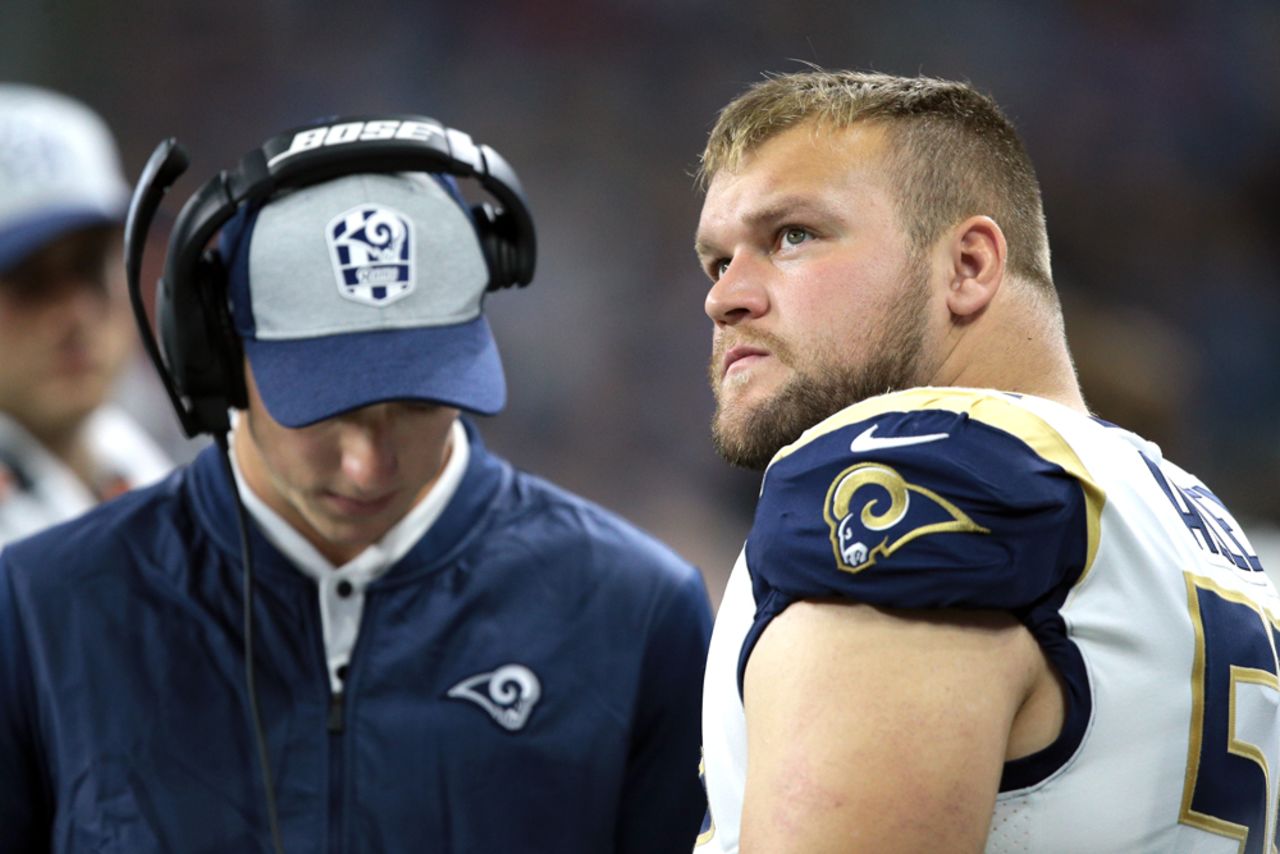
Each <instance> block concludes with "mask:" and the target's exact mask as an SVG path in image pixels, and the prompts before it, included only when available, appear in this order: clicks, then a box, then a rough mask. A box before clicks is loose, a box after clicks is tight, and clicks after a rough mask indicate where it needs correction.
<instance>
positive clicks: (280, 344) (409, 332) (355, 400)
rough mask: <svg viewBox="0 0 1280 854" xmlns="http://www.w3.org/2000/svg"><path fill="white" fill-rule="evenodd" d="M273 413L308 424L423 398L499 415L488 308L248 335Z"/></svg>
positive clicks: (499, 387) (498, 372)
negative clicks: (464, 317)
mask: <svg viewBox="0 0 1280 854" xmlns="http://www.w3.org/2000/svg"><path fill="white" fill-rule="evenodd" d="M244 348H245V355H246V356H248V358H249V364H250V365H251V366H252V368H253V378H254V382H255V383H256V384H257V387H258V393H259V395H260V396H261V397H262V401H263V403H265V404H266V407H267V412H268V413H269V414H270V415H271V417H272V418H273V419H275V420H276V421H278V422H279V423H280V424H283V425H284V426H285V427H291V428H298V427H306V426H307V425H309V424H314V423H316V422H317V421H323V420H324V419H326V418H332V417H334V416H336V415H341V414H342V413H344V412H349V411H351V410H353V409H359V408H361V407H364V406H371V405H373V404H375V403H386V402H389V401H397V400H404V401H420V402H427V403H439V404H443V405H445V406H454V407H457V408H459V409H465V410H467V411H470V412H476V413H479V414H481V415H495V414H497V413H498V412H499V411H501V409H502V407H503V406H504V405H505V404H506V399H507V385H506V380H505V378H504V377H503V373H502V360H501V359H500V357H499V355H498V346H497V343H496V342H495V341H494V339H493V333H492V332H491V331H490V329H489V323H488V321H487V320H486V319H485V317H484V316H483V315H481V316H479V317H477V318H475V319H474V320H471V321H468V322H467V323H461V324H456V325H452V326H428V327H417V328H412V329H387V330H377V331H372V332H354V333H345V334H342V335H330V336H321V337H316V338H305V339H299V340H283V341H278V340H277V341H271V340H268V341H259V340H255V339H252V338H249V339H245V341H244Z"/></svg>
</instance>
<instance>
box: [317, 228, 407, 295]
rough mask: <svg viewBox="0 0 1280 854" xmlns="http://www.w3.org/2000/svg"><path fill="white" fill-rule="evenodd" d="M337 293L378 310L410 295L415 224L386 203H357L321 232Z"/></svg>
mask: <svg viewBox="0 0 1280 854" xmlns="http://www.w3.org/2000/svg"><path fill="white" fill-rule="evenodd" d="M325 238H326V240H328V242H329V252H330V255H331V256H332V258H333V272H334V275H335V276H336V277H337V279H338V292H339V293H340V294H342V296H344V297H346V298H347V299H349V300H352V301H353V302H358V303H362V304H364V305H371V306H375V307H378V308H381V307H382V306H386V305H390V304H391V303H393V302H395V301H396V300H399V299H402V298H404V297H406V296H408V295H409V294H410V293H411V292H412V291H413V282H414V276H413V261H414V259H413V223H412V221H410V219H409V218H408V217H407V216H405V215H404V214H402V213H400V212H399V211H395V210H392V209H391V208H389V207H386V206H385V205H374V204H368V205H360V206H358V207H354V208H352V209H351V210H349V211H347V212H346V213H341V214H338V215H337V216H336V217H334V218H333V219H332V220H330V221H329V225H328V226H327V227H326V229H325Z"/></svg>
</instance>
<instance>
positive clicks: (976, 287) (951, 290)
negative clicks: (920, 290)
mask: <svg viewBox="0 0 1280 854" xmlns="http://www.w3.org/2000/svg"><path fill="white" fill-rule="evenodd" d="M1008 250H1009V247H1008V244H1007V243H1006V242H1005V239H1004V232H1003V231H1002V230H1001V228H1000V226H999V225H998V224H997V223H996V221H995V220H994V219H992V218H991V217H989V216H971V217H969V218H968V219H966V220H965V221H964V222H962V223H960V224H959V225H957V226H956V227H955V228H954V229H952V230H951V236H950V239H949V241H948V244H947V261H948V265H949V269H948V273H949V281H948V289H947V307H948V308H949V309H950V310H951V313H952V315H954V316H956V317H973V316H976V315H977V314H978V313H980V312H981V311H982V310H983V309H984V308H986V307H987V305H988V304H989V303H990V302H991V299H992V298H993V297H994V296H995V295H996V291H998V290H999V289H1000V285H1001V283H1002V282H1003V281H1004V271H1005V259H1006V258H1007V257H1008Z"/></svg>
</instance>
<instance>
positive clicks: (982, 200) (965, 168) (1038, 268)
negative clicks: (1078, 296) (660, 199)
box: [697, 69, 1053, 292]
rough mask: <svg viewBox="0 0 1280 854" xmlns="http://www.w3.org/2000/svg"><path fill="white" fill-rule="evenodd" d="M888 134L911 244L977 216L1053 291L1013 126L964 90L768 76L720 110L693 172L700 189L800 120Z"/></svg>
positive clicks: (1028, 274) (991, 104)
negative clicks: (870, 127) (878, 127)
mask: <svg viewBox="0 0 1280 854" xmlns="http://www.w3.org/2000/svg"><path fill="white" fill-rule="evenodd" d="M861 121H874V122H879V123H882V124H883V125H884V127H885V128H886V129H887V130H888V132H889V141H890V153H889V154H888V155H887V158H888V162H887V163H886V164H885V165H886V166H887V168H888V170H889V173H890V176H891V177H892V183H893V185H894V187H895V188H896V192H897V196H898V198H897V201H898V208H899V210H898V213H899V216H900V217H901V219H902V222H903V226H904V228H905V229H906V231H907V234H908V237H909V238H910V240H911V244H912V246H913V248H914V249H915V250H916V251H923V250H924V249H926V248H928V247H929V246H932V245H933V243H934V242H935V241H936V240H937V239H938V238H939V237H940V236H941V235H942V233H943V231H945V230H946V229H947V228H949V227H951V226H953V225H955V224H956V223H959V222H961V221H963V220H964V219H965V218H966V217H969V216H972V215H975V214H985V215H987V216H990V217H991V218H992V219H994V220H995V221H996V222H997V223H999V225H1000V228H1001V229H1002V230H1003V231H1004V233H1005V238H1006V240H1007V242H1008V245H1009V255H1008V268H1009V271H1010V272H1011V273H1013V274H1014V275H1017V276H1019V277H1021V278H1023V279H1025V280H1027V281H1029V282H1032V283H1035V284H1037V285H1039V286H1041V287H1042V288H1044V289H1045V290H1047V291H1049V292H1052V291H1053V278H1052V274H1051V273H1050V267H1049V238H1048V235H1047V234H1046V232H1045V224H1044V207H1043V204H1042V202H1041V199H1040V186H1039V183H1038V182H1037V180H1036V175H1035V170H1034V169H1033V168H1032V166H1031V160H1030V158H1029V157H1028V156H1027V152H1026V149H1025V148H1023V145H1022V141H1021V140H1020V139H1019V138H1018V135H1017V132H1016V131H1015V130H1014V128H1013V125H1012V124H1011V123H1010V122H1009V120H1008V119H1007V118H1006V117H1005V116H1004V114H1003V113H1002V112H1001V111H1000V108H999V107H998V106H997V105H996V103H995V101H993V100H992V99H991V98H989V97H987V96H986V95H983V94H981V93H979V92H977V91H976V90H974V89H973V88H972V87H970V86H968V85H966V84H964V83H957V82H954V81H950V80H937V79H933V78H929V77H893V76H890V75H887V74H871V73H862V72H855V71H826V70H822V69H813V70H809V71H802V72H796V73H792V74H778V75H770V76H768V77H766V79H764V80H763V81H761V82H759V83H757V84H755V85H754V86H752V87H751V88H750V89H748V90H747V91H746V92H744V93H743V94H742V95H740V96H738V97H737V98H735V99H734V100H733V101H731V102H730V103H729V104H728V105H727V106H726V107H725V108H724V109H723V110H721V111H720V115H719V118H718V119H717V120H716V124H715V127H713V128H712V130H711V135H710V138H709V139H708V140H707V147H706V150H705V151H704V152H703V155H702V162H701V166H700V167H699V169H698V176H697V177H698V182H699V184H700V186H701V187H703V188H704V189H705V188H706V187H707V185H709V184H710V183H711V180H712V179H713V178H714V177H715V176H716V174H717V173H718V172H720V171H722V170H727V171H730V172H732V171H735V170H737V169H738V168H740V167H741V165H742V162H743V160H744V159H745V158H746V157H747V156H748V155H749V154H750V153H751V152H752V151H753V150H754V149H755V148H756V147H758V146H759V145H761V144H762V143H764V142H765V141H767V140H768V139H770V138H771V137H773V136H775V135H777V134H779V133H781V132H782V131H785V130H787V129H789V128H791V127H794V126H796V125H799V124H802V123H804V122H813V123H814V124H815V126H816V127H819V128H821V129H824V130H842V129H844V128H848V127H849V126H851V125H853V124H854V123H855V122H861Z"/></svg>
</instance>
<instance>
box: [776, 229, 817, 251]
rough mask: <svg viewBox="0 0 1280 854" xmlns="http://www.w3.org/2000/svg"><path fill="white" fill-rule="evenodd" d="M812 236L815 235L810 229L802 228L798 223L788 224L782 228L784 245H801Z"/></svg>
mask: <svg viewBox="0 0 1280 854" xmlns="http://www.w3.org/2000/svg"><path fill="white" fill-rule="evenodd" d="M811 237H813V235H812V234H810V233H809V229H807V228H801V227H800V226H798V225H789V226H787V227H786V228H784V229H782V234H781V238H782V245H783V246H799V245H800V244H801V243H804V242H805V241H806V240H809V239H810V238H811Z"/></svg>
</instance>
